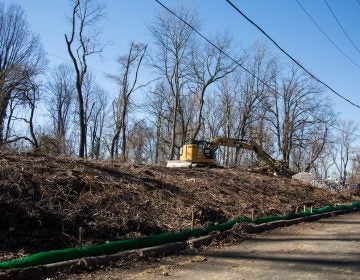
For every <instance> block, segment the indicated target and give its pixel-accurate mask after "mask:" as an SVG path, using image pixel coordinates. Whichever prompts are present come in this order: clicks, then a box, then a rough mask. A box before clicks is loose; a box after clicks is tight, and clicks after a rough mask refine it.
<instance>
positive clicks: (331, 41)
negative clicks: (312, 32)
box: [296, 0, 360, 69]
mask: <svg viewBox="0 0 360 280" xmlns="http://www.w3.org/2000/svg"><path fill="white" fill-rule="evenodd" d="M296 3H298V5H299V6H300V8H301V9H302V10H303V11H304V13H305V14H306V15H307V17H308V18H309V19H310V20H311V21H312V23H313V24H314V25H315V26H316V27H317V28H318V29H319V30H320V32H321V33H322V34H323V35H324V36H325V37H326V39H327V40H328V41H329V42H330V43H331V44H332V45H333V46H334V47H335V48H336V49H337V50H338V51H339V52H340V53H341V54H342V55H343V56H344V57H345V58H346V59H347V60H349V61H350V62H351V63H352V64H354V65H355V66H356V67H358V68H359V69H360V65H359V64H358V63H357V62H355V61H354V60H353V59H352V58H351V57H350V56H348V55H347V54H346V53H345V52H344V51H343V50H342V49H341V48H340V47H339V46H338V45H337V44H336V43H335V42H334V40H332V39H331V38H330V36H329V35H328V34H327V33H326V32H325V31H324V29H322V28H321V26H320V25H319V24H318V23H317V22H316V21H315V19H314V18H313V17H312V16H311V15H310V13H309V12H308V11H307V10H306V9H305V7H304V6H303V5H301V4H300V2H299V1H298V0H296Z"/></svg>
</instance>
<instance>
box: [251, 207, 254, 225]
mask: <svg viewBox="0 0 360 280" xmlns="http://www.w3.org/2000/svg"><path fill="white" fill-rule="evenodd" d="M251 221H252V222H253V221H254V209H251Z"/></svg>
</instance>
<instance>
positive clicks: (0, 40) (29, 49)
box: [0, 3, 46, 144]
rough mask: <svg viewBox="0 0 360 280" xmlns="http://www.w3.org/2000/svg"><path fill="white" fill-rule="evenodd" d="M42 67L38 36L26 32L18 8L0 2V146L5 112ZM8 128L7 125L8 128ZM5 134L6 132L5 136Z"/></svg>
mask: <svg viewBox="0 0 360 280" xmlns="http://www.w3.org/2000/svg"><path fill="white" fill-rule="evenodd" d="M45 66H46V59H45V56H44V51H43V48H42V45H41V43H40V40H39V37H38V36H37V35H35V34H34V33H33V32H31V31H30V28H29V25H28V23H27V22H26V16H25V14H24V12H23V10H22V9H21V7H20V6H18V5H15V4H11V5H10V6H9V7H8V8H7V9H5V6H4V4H1V3H0V144H1V143H3V142H4V141H6V140H7V139H6V137H5V138H4V136H5V131H4V129H5V123H6V118H7V111H8V109H9V105H10V103H14V102H13V99H14V98H17V97H19V96H16V95H17V94H19V92H20V93H21V92H24V91H22V90H21V91H19V90H18V88H19V87H22V88H24V84H28V81H29V80H34V79H33V78H34V77H36V76H37V75H38V74H40V73H41V71H42V70H43V69H44V67H45ZM8 127H9V126H8ZM7 134H8V133H7Z"/></svg>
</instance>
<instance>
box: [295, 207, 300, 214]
mask: <svg viewBox="0 0 360 280" xmlns="http://www.w3.org/2000/svg"><path fill="white" fill-rule="evenodd" d="M298 212H299V206H297V205H296V208H295V214H297V213H298Z"/></svg>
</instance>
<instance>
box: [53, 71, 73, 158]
mask: <svg viewBox="0 0 360 280" xmlns="http://www.w3.org/2000/svg"><path fill="white" fill-rule="evenodd" d="M49 78H50V80H49V82H48V86H47V88H48V98H47V99H48V102H47V104H46V105H47V109H48V112H49V114H50V117H51V119H52V130H53V133H54V136H55V138H56V139H58V143H59V145H60V147H59V148H60V151H61V153H63V154H68V153H67V147H66V146H67V145H66V142H67V141H66V136H67V133H68V131H69V129H70V127H69V125H70V114H71V113H72V111H73V108H72V107H73V105H74V102H75V87H74V79H73V72H72V69H71V68H70V67H69V66H67V65H66V64H61V65H59V66H57V67H56V68H55V69H54V71H53V72H52V73H51V75H50V77H49Z"/></svg>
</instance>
